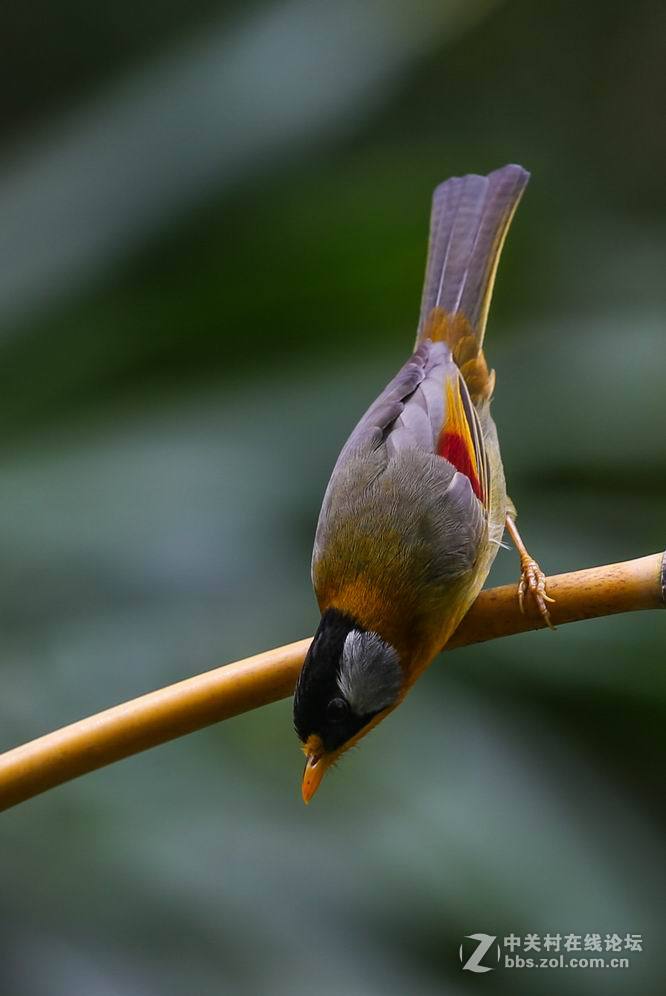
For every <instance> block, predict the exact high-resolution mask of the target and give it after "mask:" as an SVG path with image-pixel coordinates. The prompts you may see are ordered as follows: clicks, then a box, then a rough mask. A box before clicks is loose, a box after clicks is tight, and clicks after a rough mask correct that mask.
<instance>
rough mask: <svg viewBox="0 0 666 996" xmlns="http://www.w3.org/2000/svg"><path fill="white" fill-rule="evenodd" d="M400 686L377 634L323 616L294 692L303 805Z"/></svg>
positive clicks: (397, 669)
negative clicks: (302, 765)
mask: <svg viewBox="0 0 666 996" xmlns="http://www.w3.org/2000/svg"><path fill="white" fill-rule="evenodd" d="M403 684H404V675H403V671H402V668H401V666H400V659H399V657H398V653H397V651H396V650H395V649H394V648H393V647H392V646H391V645H390V644H389V643H386V641H385V640H383V639H382V638H381V637H380V636H379V634H378V633H374V632H372V631H368V630H365V629H363V628H362V627H361V626H360V625H359V624H358V623H357V622H356V621H355V620H354V619H352V618H351V617H350V616H348V615H345V614H344V613H342V612H339V611H338V610H337V609H329V610H328V611H326V612H325V613H324V614H323V616H322V618H321V622H320V623H319V627H318V629H317V632H316V633H315V635H314V639H313V641H312V643H311V645H310V648H309V650H308V653H307V655H306V658H305V661H304V663H303V668H302V670H301V673H300V675H299V678H298V682H297V685H296V691H295V694H294V726H295V727H296V732H297V734H298V736H299V738H300V741H301V743H302V745H303V750H304V752H305V756H306V762H305V771H304V773H303V785H302V791H303V799H304V801H305V802H309V801H310V799H311V798H312V796H313V795H314V794H315V792H316V791H317V788H318V787H319V784H320V782H321V780H322V778H323V777H324V774H325V772H326V769H327V768H329V767H330V766H331V764H333V763H334V762H335V761H336V760H337V759H338V758H339V757H340V755H341V754H342V753H344V751H346V750H347V749H348V748H349V747H352V746H353V745H354V744H355V743H357V742H358V741H359V740H360V739H361V737H363V736H365V734H366V733H368V732H369V730H370V729H371V728H372V727H373V726H375V725H376V724H377V723H378V722H379V721H380V720H381V719H383V718H384V716H385V715H386V714H387V713H388V712H390V711H391V710H392V709H393V708H394V707H395V706H396V705H397V704H398V702H399V701H400V696H401V692H402V688H403Z"/></svg>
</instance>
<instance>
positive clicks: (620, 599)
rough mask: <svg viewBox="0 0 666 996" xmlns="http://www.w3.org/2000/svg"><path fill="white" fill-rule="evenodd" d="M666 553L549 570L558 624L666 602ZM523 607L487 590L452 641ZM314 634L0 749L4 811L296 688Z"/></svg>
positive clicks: (488, 634) (506, 625)
mask: <svg viewBox="0 0 666 996" xmlns="http://www.w3.org/2000/svg"><path fill="white" fill-rule="evenodd" d="M665 579H666V555H664V554H661V553H659V554H653V555H652V556H650V557H642V558H641V559H639V560H629V561H626V562H625V563H622V564H611V565H608V566H605V567H594V568H591V569H589V570H583V571H575V572H573V573H571V574H559V575H556V576H555V577H550V578H548V591H549V593H550V594H551V595H552V596H553V597H554V598H555V604H554V605H553V606H552V607H551V615H552V619H553V623H554V624H555V625H556V626H557V625H562V624H564V623H569V622H576V621H578V620H581V619H591V618H594V617H597V616H608V615H612V614H614V613H618V612H634V611H636V610H637V609H655V608H663V607H664V604H665V593H664V585H665ZM544 625H545V623H544V621H543V619H542V618H541V617H540V616H524V615H521V613H520V611H519V608H518V601H517V598H516V587H515V585H505V586H504V587H501V588H491V589H489V590H487V591H482V592H481V594H480V595H479V597H478V599H477V600H476V602H475V603H474V605H473V606H472V608H471V609H470V611H469V612H468V613H467V615H466V616H465V618H464V619H463V621H462V623H461V624H460V626H459V627H458V629H457V631H456V632H455V633H454V635H453V637H452V638H451V639H450V641H449V642H448V644H447V646H446V649H447V650H453V649H455V648H458V647H463V646H466V645H468V644H471V643H481V642H484V641H486V640H495V639H497V638H499V637H502V636H511V635H513V634H516V633H523V632H525V631H526V630H531V629H542V628H543V627H544ZM309 644H310V638H309V637H308V638H307V639H305V640H299V641H298V642H297V643H291V644H288V645H287V646H285V647H278V648H277V649H275V650H268V651H266V652H265V653H263V654H258V655H257V656H256V657H249V658H247V659H246V660H242V661H237V662H236V663H235V664H227V665H225V666H223V667H219V668H216V669H215V670H213V671H206V672H205V673H204V674H199V675H196V677H193V678H187V679H186V680H185V681H180V682H178V683H177V684H175V685H169V686H167V687H166V688H161V689H159V690H158V691H155V692H150V693H149V694H148V695H143V696H141V697H140V698H137V699H133V700H132V701H131V702H124V703H122V705H118V706H114V707H113V708H112V709H107V710H106V711H105V712H101V713H98V714H97V715H96V716H89V717H88V718H87V719H82V720H80V721H79V722H78V723H73V724H72V725H71V726H66V727H63V729H61V730H56V731H55V732H54V733H49V734H47V735H46V736H43V737H40V738H39V739H38V740H33V741H31V742H30V743H27V744H24V745H23V746H22V747H16V748H14V749H13V750H9V751H7V752H6V753H5V754H2V755H0V810H2V809H9V808H10V807H11V806H15V805H17V804H18V803H19V802H24V801H25V800H26V799H30V798H32V797H33V796H35V795H39V794H40V793H41V792H45V791H46V790H47V789H50V788H53V787H54V786H56V785H61V784H62V783H63V782H67V781H70V780H71V779H72V778H77V777H78V776H79V775H83V774H86V773H88V772H90V771H95V770H96V769H97V768H102V767H104V766H105V765H107V764H112V763H113V762H114V761H119V760H121V759H122V758H124V757H129V756H130V755H132V754H138V753H139V752H140V751H143V750H147V749H148V748H149V747H156V746H157V745H158V744H162V743H165V742H166V741H168V740H173V739H175V738H176V737H182V736H184V735H185V734H186V733H192V732H194V731H195V730H199V729H202V728H203V727H205V726H209V725H211V724H212V723H217V722H219V721H220V720H223V719H229V718H230V717H231V716H237V715H238V714H239V713H243V712H248V711H249V710H250V709H256V708H258V707H259V706H262V705H267V704H268V703H269V702H276V701H277V700H278V699H282V698H286V697H287V696H288V695H290V694H291V693H292V691H293V688H294V684H295V682H296V678H297V676H298V672H299V670H300V668H301V665H302V663H303V658H304V656H305V653H306V651H307V648H308V646H309Z"/></svg>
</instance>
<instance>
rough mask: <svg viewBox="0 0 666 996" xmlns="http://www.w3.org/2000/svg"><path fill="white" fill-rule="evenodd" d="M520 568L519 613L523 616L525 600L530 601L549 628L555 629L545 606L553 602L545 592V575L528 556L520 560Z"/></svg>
mask: <svg viewBox="0 0 666 996" xmlns="http://www.w3.org/2000/svg"><path fill="white" fill-rule="evenodd" d="M520 566H521V574H520V582H519V584H518V605H519V606H520V611H521V612H522V613H523V614H525V612H526V600H527V598H529V599H531V600H532V602H533V603H534V605H536V608H537V609H538V611H539V614H540V615H541V617H542V619H544V620H545V622H546V624H547V625H548V626H549V628H550V629H555V627H554V626H553V623H552V621H551V618H550V612H549V611H548V606H547V605H546V602H550V603H553V602H554V601H555V599H554V598H551V597H550V595H549V594H548V592H547V591H546V575H545V574H544V573H543V571H542V570H541V568H540V567H539V565H538V564H537V562H536V560H532V559H531V557H529V556H526V557H521V558H520Z"/></svg>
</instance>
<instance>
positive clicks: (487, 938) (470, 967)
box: [460, 934, 500, 972]
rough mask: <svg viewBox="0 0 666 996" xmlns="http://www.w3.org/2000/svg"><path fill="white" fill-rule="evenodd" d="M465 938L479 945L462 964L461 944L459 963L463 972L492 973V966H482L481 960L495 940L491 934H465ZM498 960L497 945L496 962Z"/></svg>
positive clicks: (461, 947)
mask: <svg viewBox="0 0 666 996" xmlns="http://www.w3.org/2000/svg"><path fill="white" fill-rule="evenodd" d="M465 937H468V938H469V939H470V940H471V941H478V942H479V943H478V945H477V947H476V950H475V951H473V952H472V954H471V955H470V956H469V958H468V959H467V961H466V962H464V963H463V946H462V944H461V945H460V963H461V965H462V967H463V970H466V971H468V972H492V970H493V967H494V966H492V965H490V966H488V965H482V964H481V959H482V958H483V956H484V954H486V953H487V952H488V951H489V950H490V948H491V946H492V944H493V942H494V941H495V940H496V938H495V937H493V936H492V935H491V934H465ZM499 959H500V951H499V944H498V945H497V961H498V962H499Z"/></svg>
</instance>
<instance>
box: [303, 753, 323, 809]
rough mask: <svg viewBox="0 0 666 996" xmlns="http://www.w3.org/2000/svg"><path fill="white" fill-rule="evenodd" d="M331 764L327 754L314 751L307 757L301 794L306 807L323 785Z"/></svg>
mask: <svg viewBox="0 0 666 996" xmlns="http://www.w3.org/2000/svg"><path fill="white" fill-rule="evenodd" d="M329 764H330V760H329V758H328V757H327V755H326V754H323V753H317V752H314V751H313V752H312V753H309V754H308V755H307V757H306V761H305V770H304V771H303V781H302V783H301V793H302V795H303V802H304V803H305V804H306V806H307V804H308V802H309V801H310V799H311V798H312V796H313V795H314V794H315V792H316V791H317V789H318V788H319V786H320V785H321V782H322V779H323V777H324V775H325V773H326V769H327V768H328V766H329Z"/></svg>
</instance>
